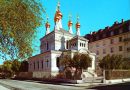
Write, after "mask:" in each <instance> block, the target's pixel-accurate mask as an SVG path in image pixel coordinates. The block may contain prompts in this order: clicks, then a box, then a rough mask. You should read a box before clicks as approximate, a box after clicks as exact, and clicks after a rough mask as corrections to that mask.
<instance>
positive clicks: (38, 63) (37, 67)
mask: <svg viewBox="0 0 130 90" xmlns="http://www.w3.org/2000/svg"><path fill="white" fill-rule="evenodd" d="M37 68H38V69H39V61H38V62H37Z"/></svg>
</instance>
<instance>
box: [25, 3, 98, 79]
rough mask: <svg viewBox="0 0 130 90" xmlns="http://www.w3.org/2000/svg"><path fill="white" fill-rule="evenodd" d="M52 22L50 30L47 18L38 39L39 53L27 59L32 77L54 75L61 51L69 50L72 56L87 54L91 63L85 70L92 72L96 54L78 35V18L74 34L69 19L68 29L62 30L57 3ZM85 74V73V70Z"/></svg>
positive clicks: (60, 14) (57, 71)
mask: <svg viewBox="0 0 130 90" xmlns="http://www.w3.org/2000/svg"><path fill="white" fill-rule="evenodd" d="M54 23H55V28H54V30H53V31H52V32H50V24H49V22H48V20H47V22H46V24H45V27H46V33H45V36H44V37H43V38H41V39H40V43H41V45H40V54H38V55H35V56H33V57H30V58H29V60H28V61H29V72H33V77H34V78H43V77H50V76H56V75H57V74H58V73H59V71H60V68H59V66H58V63H59V57H60V56H61V54H62V53H63V52H66V51H69V52H70V54H71V56H72V57H73V55H74V53H76V52H79V53H86V54H89V56H90V57H91V58H92V65H91V67H89V68H88V69H87V71H89V72H91V73H93V74H94V71H95V64H96V63H95V57H96V55H95V54H94V53H90V51H89V50H88V40H87V39H85V38H84V37H82V36H80V23H79V18H78V17H77V22H76V24H75V27H76V34H73V31H72V25H73V23H72V21H71V19H69V21H68V30H64V29H63V27H62V13H61V12H60V5H59V3H58V6H57V10H56V13H55V16H54ZM88 74H89V73H88ZM85 75H87V72H86V73H85ZM88 76H89V75H88Z"/></svg>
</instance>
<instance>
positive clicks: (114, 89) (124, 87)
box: [87, 82, 130, 90]
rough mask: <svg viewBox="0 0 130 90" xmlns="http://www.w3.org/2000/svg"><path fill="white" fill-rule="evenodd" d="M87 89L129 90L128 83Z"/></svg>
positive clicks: (129, 84) (129, 85)
mask: <svg viewBox="0 0 130 90" xmlns="http://www.w3.org/2000/svg"><path fill="white" fill-rule="evenodd" d="M87 89H88V88H87ZM89 89H96V90H130V82H125V83H120V84H113V85H106V86H96V87H92V88H89Z"/></svg>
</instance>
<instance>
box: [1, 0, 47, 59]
mask: <svg viewBox="0 0 130 90" xmlns="http://www.w3.org/2000/svg"><path fill="white" fill-rule="evenodd" d="M43 12H44V10H43V8H42V6H41V4H40V2H38V0H0V56H1V57H3V58H4V59H6V58H7V56H10V58H13V59H14V58H16V57H19V58H21V59H22V58H25V57H28V56H30V55H32V52H33V49H32V47H31V46H32V40H33V39H34V37H35V33H36V28H37V27H39V26H40V25H41V20H42V17H41V16H42V15H41V14H42V13H43Z"/></svg>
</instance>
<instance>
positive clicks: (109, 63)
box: [99, 55, 129, 70]
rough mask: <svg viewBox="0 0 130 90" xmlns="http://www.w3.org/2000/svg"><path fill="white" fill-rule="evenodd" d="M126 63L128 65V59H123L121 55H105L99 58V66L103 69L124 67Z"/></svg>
mask: <svg viewBox="0 0 130 90" xmlns="http://www.w3.org/2000/svg"><path fill="white" fill-rule="evenodd" d="M126 65H128V60H125V59H124V58H123V57H122V56H121V55H111V56H110V55H106V56H105V57H103V59H101V60H99V66H100V67H101V68H102V69H104V70H106V69H108V70H113V69H125V68H126ZM128 66H129V65H128Z"/></svg>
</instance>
